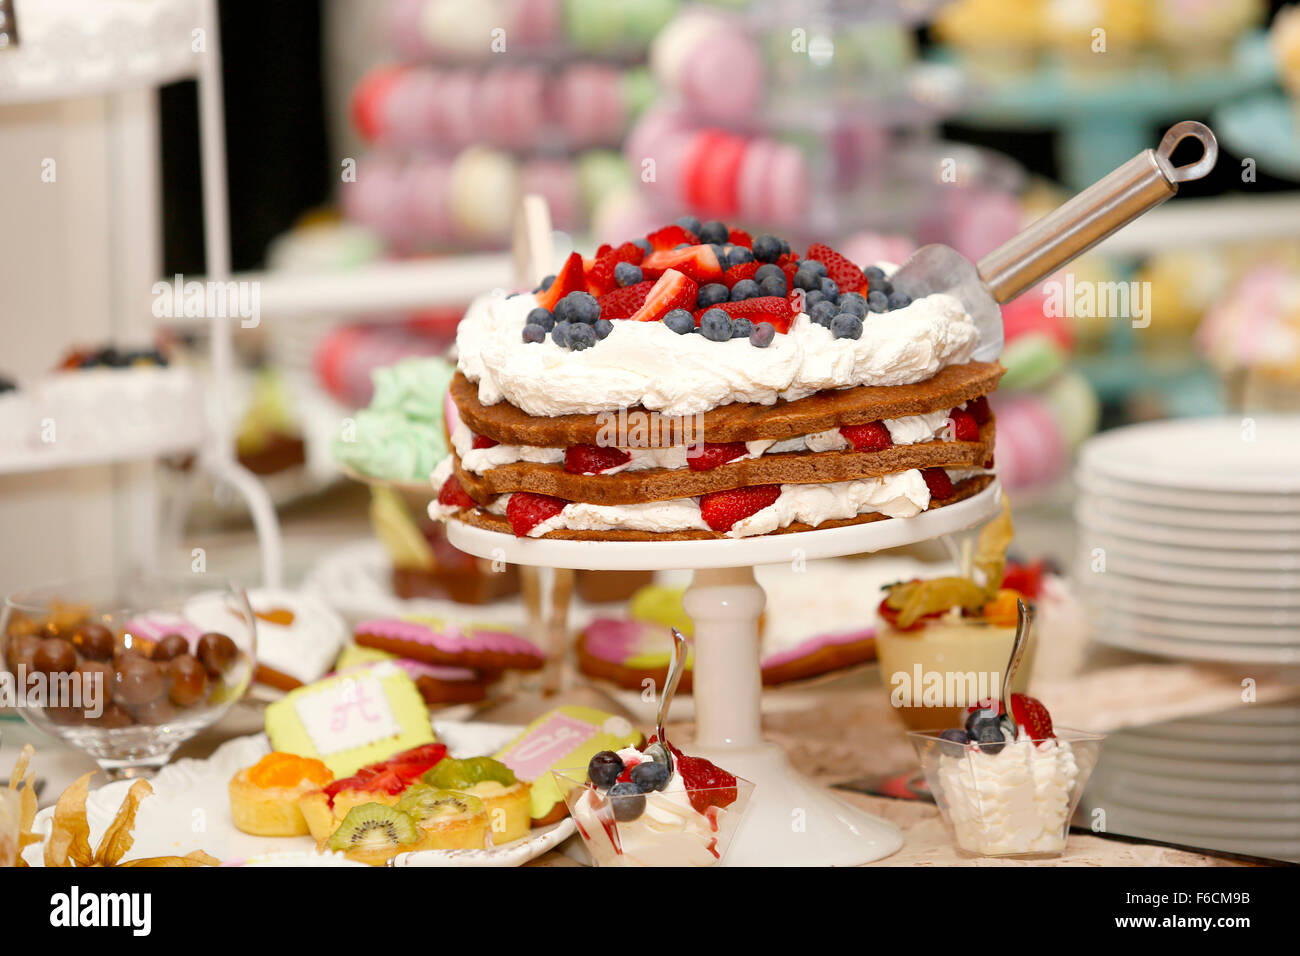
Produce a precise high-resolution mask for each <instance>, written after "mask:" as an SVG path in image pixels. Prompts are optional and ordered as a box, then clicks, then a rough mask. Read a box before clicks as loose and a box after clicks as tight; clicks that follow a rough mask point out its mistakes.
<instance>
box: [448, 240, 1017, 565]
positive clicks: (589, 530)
mask: <svg viewBox="0 0 1300 956" xmlns="http://www.w3.org/2000/svg"><path fill="white" fill-rule="evenodd" d="M891 272H892V267H890V266H888V265H877V266H869V267H868V268H866V269H865V270H864V269H862V268H860V267H859V266H858V265H856V264H855V263H853V262H851V261H849V260H848V259H846V258H845V257H843V256H841V255H840V254H839V253H837V252H835V251H834V250H833V249H831V248H830V247H829V246H826V245H823V244H820V243H815V244H813V245H812V246H810V247H809V248H808V250H807V251H806V253H805V254H804V255H802V256H800V255H798V254H797V253H795V252H793V251H792V250H791V248H790V246H789V244H788V243H787V242H785V241H784V240H782V239H780V238H778V237H776V236H771V235H760V236H758V237H757V238H751V237H750V236H749V235H748V234H747V233H745V232H743V231H741V230H737V229H729V228H728V227H727V226H726V225H725V224H724V223H721V222H717V221H712V222H706V223H700V222H699V221H698V220H695V219H693V218H690V217H684V218H683V219H681V220H679V221H678V222H677V223H676V224H674V225H671V226H667V227H665V228H663V229H660V230H657V231H655V232H653V233H651V234H650V235H649V236H647V237H646V238H644V239H638V240H635V241H632V242H626V243H623V244H622V245H620V246H618V247H617V248H614V247H610V246H602V247H601V248H600V249H598V250H597V252H596V255H595V256H594V257H593V258H591V259H584V258H583V257H582V256H581V255H580V254H578V253H576V252H575V253H573V254H572V255H570V256H569V258H568V260H567V261H566V262H565V264H564V267H563V269H562V270H561V271H560V273H559V274H558V275H556V276H554V277H548V278H547V279H545V280H543V282H542V284H541V285H540V286H539V287H538V288H537V289H536V290H534V292H533V293H531V294H518V295H513V296H489V297H485V298H483V299H480V300H479V301H477V302H475V303H474V304H473V305H472V306H471V308H470V310H469V312H468V314H467V315H466V316H465V319H464V320H463V321H462V322H461V324H460V328H459V330H458V333H457V343H456V344H457V351H458V370H457V373H456V375H455V376H454V377H453V379H452V381H451V386H450V395H451V398H452V399H453V400H454V402H455V406H456V410H457V415H456V424H455V426H454V428H453V429H452V431H451V446H452V449H451V450H452V453H451V455H449V456H448V457H447V458H446V459H445V460H444V461H443V462H442V463H441V464H440V465H439V466H438V468H437V469H435V471H434V473H433V484H434V488H435V489H436V493H437V498H436V500H435V501H434V502H433V503H432V504H431V505H430V512H429V513H430V516H431V517H435V518H443V519H449V520H458V521H463V522H465V523H467V524H470V525H472V526H475V527H478V528H483V529H489V530H494V531H500V532H506V533H513V534H515V535H518V536H527V537H547V538H573V539H583V540H638V541H641V540H646V541H648V540H666V539H708V538H738V537H748V536H752V535H764V534H781V533H788V532H798V531H807V530H811V529H814V528H831V527H839V526H843V525H851V524H858V523H862V522H868V521H877V520H881V519H884V518H907V517H912V516H915V515H917V514H920V513H921V512H923V511H927V510H929V509H932V508H939V507H943V506H945V505H948V504H952V503H954V502H957V501H960V500H962V499H964V498H968V497H970V496H971V495H974V494H976V493H977V492H979V491H980V490H981V489H983V488H984V487H985V486H986V485H988V483H989V482H991V481H992V474H991V472H990V468H991V467H992V463H993V462H992V449H993V441H994V421H993V416H992V414H991V413H990V411H989V406H988V401H987V398H986V396H987V394H988V393H989V392H990V391H992V390H993V389H994V388H995V387H996V386H997V382H998V379H999V377H1000V376H1001V375H1002V371H1003V370H1002V367H1001V366H1000V365H998V364H997V363H989V362H978V361H974V360H973V359H972V356H973V354H974V353H975V350H976V347H977V345H978V339H979V334H978V331H977V329H976V326H975V324H974V322H973V321H972V320H971V317H970V316H969V315H968V314H967V313H966V312H965V310H964V309H963V308H962V306H961V304H960V303H959V302H958V301H957V300H956V299H955V298H952V297H951V296H947V295H943V294H934V295H929V296H925V297H923V298H918V299H917V300H915V301H912V300H911V299H910V298H909V297H908V296H907V294H906V293H905V292H903V291H902V290H896V289H894V288H893V286H892V284H891V282H890V279H889V275H890V274H891Z"/></svg>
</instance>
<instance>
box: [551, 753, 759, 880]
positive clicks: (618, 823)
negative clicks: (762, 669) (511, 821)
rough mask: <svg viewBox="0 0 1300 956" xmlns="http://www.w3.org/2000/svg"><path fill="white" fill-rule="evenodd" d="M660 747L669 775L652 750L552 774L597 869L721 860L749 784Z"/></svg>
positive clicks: (600, 757) (602, 756)
mask: <svg viewBox="0 0 1300 956" xmlns="http://www.w3.org/2000/svg"><path fill="white" fill-rule="evenodd" d="M654 742H655V738H653V737H652V738H651V739H650V743H654ZM668 747H669V749H670V750H671V751H672V754H673V764H674V766H673V768H672V769H671V770H670V769H669V767H668V765H667V764H666V763H664V762H662V761H661V760H657V759H655V756H654V751H653V750H648V751H647V752H643V751H641V750H637V749H636V748H633V747H627V748H624V749H622V750H618V751H613V750H603V751H601V752H600V753H598V754H596V755H595V756H594V757H592V758H591V761H590V762H589V763H588V765H587V768H586V769H585V770H582V769H576V770H554V771H552V775H553V776H554V777H555V780H556V782H557V783H558V784H559V785H560V790H561V792H563V794H564V800H565V803H567V804H568V807H569V813H570V814H571V815H572V816H573V820H574V823H576V824H577V826H578V833H579V834H581V836H582V840H583V843H584V844H585V845H586V847H587V851H588V852H589V853H590V854H591V857H592V859H593V860H594V861H595V863H596V865H597V866H714V865H716V864H718V863H720V862H722V859H723V857H724V856H725V855H726V852H727V847H728V846H729V845H730V843H731V838H732V837H733V836H734V835H735V833H736V829H737V828H738V827H739V826H740V823H741V820H742V818H743V815H744V812H745V807H746V805H747V804H748V802H749V798H750V795H751V794H752V793H753V791H754V785H753V784H752V783H750V782H749V781H748V780H743V779H741V778H740V777H737V776H735V775H734V774H731V773H728V772H727V771H725V770H723V769H721V768H720V767H717V766H715V765H714V764H712V763H710V762H709V761H708V760H705V759H704V758H703V757H690V756H687V755H685V754H683V753H681V751H679V750H677V748H675V747H673V746H672V745H671V744H669V745H668Z"/></svg>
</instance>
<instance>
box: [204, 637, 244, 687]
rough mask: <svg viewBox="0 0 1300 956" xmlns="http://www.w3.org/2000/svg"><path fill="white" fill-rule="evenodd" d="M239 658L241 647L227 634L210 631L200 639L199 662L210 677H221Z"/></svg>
mask: <svg viewBox="0 0 1300 956" xmlns="http://www.w3.org/2000/svg"><path fill="white" fill-rule="evenodd" d="M238 656H239V647H238V646H237V645H236V644H235V642H234V641H232V640H231V639H230V638H229V637H227V636H226V635H225V634H218V633H217V632H216V631H209V632H208V633H206V634H204V635H203V636H202V637H200V638H199V653H198V657H199V661H200V662H201V663H202V664H203V667H204V669H205V670H206V671H207V672H208V676H209V677H213V678H216V677H220V676H221V675H222V674H224V673H225V672H226V671H227V670H228V669H229V668H230V665H231V664H233V663H234V662H235V658H236V657H238Z"/></svg>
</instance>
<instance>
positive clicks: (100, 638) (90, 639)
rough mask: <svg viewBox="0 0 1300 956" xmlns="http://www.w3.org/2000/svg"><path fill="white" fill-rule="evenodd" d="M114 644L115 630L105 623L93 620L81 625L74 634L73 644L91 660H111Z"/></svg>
mask: <svg viewBox="0 0 1300 956" xmlns="http://www.w3.org/2000/svg"><path fill="white" fill-rule="evenodd" d="M113 645H114V640H113V632H112V631H110V630H109V629H108V628H106V627H105V626H104V625H103V624H96V623H95V622H93V621H91V622H89V623H86V624H83V625H81V627H79V628H77V630H76V632H75V633H73V635H72V646H73V647H75V648H76V649H77V651H78V652H80V653H81V654H82V655H83V656H85V657H89V658H90V659H91V660H96V661H107V660H111V659H112V657H113Z"/></svg>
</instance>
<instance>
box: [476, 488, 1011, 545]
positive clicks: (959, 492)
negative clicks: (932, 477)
mask: <svg viewBox="0 0 1300 956" xmlns="http://www.w3.org/2000/svg"><path fill="white" fill-rule="evenodd" d="M991 481H993V476H992V475H976V476H975V477H973V478H967V479H965V480H963V481H960V482H958V483H957V484H956V485H955V486H954V488H953V493H952V494H951V495H949V496H948V497H947V498H942V499H933V500H931V502H930V507H929V509H928V510H930V511H933V510H935V509H936V508H942V507H944V506H945V505H950V504H954V503H956V502H958V501H964V500H965V499H967V498H970V497H972V496H973V495H976V494H978V493H979V492H980V491H982V490H984V488H986V487H988V485H989V483H990V482H991ZM888 518H889V516H888V515H884V514H880V513H878V512H873V513H871V514H862V515H858V516H857V517H855V518H836V519H833V520H831V521H823V522H822V523H821V524H819V525H817V528H816V530H823V529H826V528H843V527H845V526H847V525H854V524H866V523H868V522H870V521H883V520H887V519H888ZM451 520H453V521H455V520H459V521H463V522H465V523H466V524H468V525H471V526H473V527H475V528H483V529H485V530H487V531H499V532H500V533H501V534H513V533H514V532H513V531H511V529H510V522H509V521H508V520H507V519H506V518H505V516H503V515H494V514H490V513H488V512H486V511H483V510H481V509H479V508H468V509H465V510H463V511H460V512H457V513H456V514H455V515H454V516H453V517H452V519H451ZM899 520H906V519H899ZM812 530H814V529H813V527H812V526H811V525H807V524H803V523H801V522H796V523H795V524H791V525H788V526H786V527H784V528H779V529H777V530H776V531H773V532H770V533H771V534H794V533H795V532H799V531H812ZM539 537H542V538H565V539H569V540H572V541H704V540H708V539H710V538H725V537H727V535H726V534H725V533H722V532H717V531H668V532H653V531H630V530H627V529H618V530H613V531H567V530H563V529H561V530H558V531H548V532H546V533H545V534H543V535H539Z"/></svg>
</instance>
